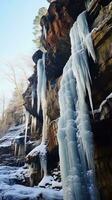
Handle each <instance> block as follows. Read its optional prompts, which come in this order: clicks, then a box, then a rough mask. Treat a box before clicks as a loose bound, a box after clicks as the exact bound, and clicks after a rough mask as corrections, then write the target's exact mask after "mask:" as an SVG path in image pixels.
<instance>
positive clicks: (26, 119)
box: [24, 110, 29, 151]
mask: <svg viewBox="0 0 112 200" xmlns="http://www.w3.org/2000/svg"><path fill="white" fill-rule="evenodd" d="M25 121H26V122H25V140H24V143H25V151H26V142H27V132H28V123H29V113H28V111H27V110H26V112H25Z"/></svg>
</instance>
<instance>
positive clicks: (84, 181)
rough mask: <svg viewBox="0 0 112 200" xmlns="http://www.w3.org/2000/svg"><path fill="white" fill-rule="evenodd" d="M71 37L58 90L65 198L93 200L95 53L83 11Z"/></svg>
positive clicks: (60, 152) (59, 134) (59, 132)
mask: <svg viewBox="0 0 112 200" xmlns="http://www.w3.org/2000/svg"><path fill="white" fill-rule="evenodd" d="M70 38H71V57H70V58H69V60H68V62H67V64H66V66H65V67H64V70H63V76H62V80H61V86H60V91H59V105H60V119H59V122H58V141H59V155H60V166H61V174H62V183H63V190H64V200H68V199H70V200H85V199H87V200H96V199H97V189H96V186H95V180H94V179H95V177H94V162H93V150H94V149H93V135H92V130H91V124H90V119H89V111H88V104H87V103H86V97H87V96H88V99H89V102H90V106H91V109H92V111H93V105H92V98H91V76H90V73H89V66H88V59H87V51H88V52H89V53H90V55H91V56H92V58H93V60H94V61H95V53H94V48H93V44H92V39H91V35H90V33H89V28H88V23H87V20H86V11H84V12H83V13H81V14H80V15H79V16H78V18H77V21H76V22H75V23H74V25H73V27H72V29H71V31H70ZM88 38H89V39H88ZM88 41H89V42H88Z"/></svg>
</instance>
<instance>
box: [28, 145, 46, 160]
mask: <svg viewBox="0 0 112 200" xmlns="http://www.w3.org/2000/svg"><path fill="white" fill-rule="evenodd" d="M46 153H47V150H46V145H45V144H43V143H41V144H40V145H39V146H37V147H35V148H34V149H33V150H32V151H31V152H30V153H29V154H28V155H27V157H29V156H30V157H35V156H37V155H46Z"/></svg>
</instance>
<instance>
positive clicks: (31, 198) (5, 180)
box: [0, 166, 63, 200]
mask: <svg viewBox="0 0 112 200" xmlns="http://www.w3.org/2000/svg"><path fill="white" fill-rule="evenodd" d="M26 174H27V167H26V168H24V167H20V168H18V167H10V166H0V200H15V199H16V200H26V199H28V200H37V197H42V198H43V199H45V200H62V199H63V198H62V190H60V191H58V190H55V189H51V188H40V187H26V186H23V185H19V184H17V180H21V181H24V175H25V176H26ZM51 181H52V183H53V184H55V186H57V185H58V182H57V183H55V182H54V180H53V178H52V177H51V176H46V177H44V178H43V180H42V181H41V184H40V186H41V187H42V186H45V185H46V183H47V184H48V185H50V184H51ZM59 184H60V183H59Z"/></svg>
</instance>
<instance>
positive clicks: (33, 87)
mask: <svg viewBox="0 0 112 200" xmlns="http://www.w3.org/2000/svg"><path fill="white" fill-rule="evenodd" d="M34 99H35V86H34V84H33V85H32V108H33V106H34Z"/></svg>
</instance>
